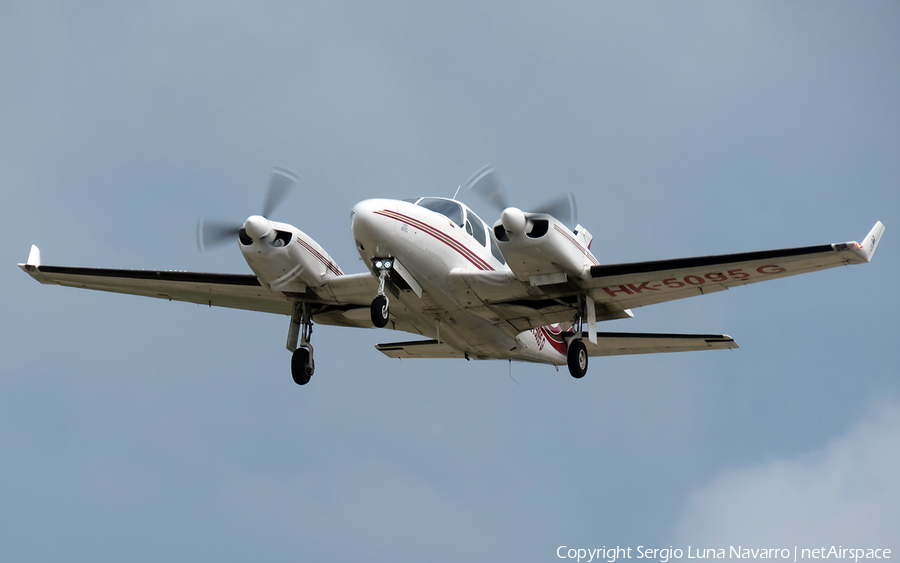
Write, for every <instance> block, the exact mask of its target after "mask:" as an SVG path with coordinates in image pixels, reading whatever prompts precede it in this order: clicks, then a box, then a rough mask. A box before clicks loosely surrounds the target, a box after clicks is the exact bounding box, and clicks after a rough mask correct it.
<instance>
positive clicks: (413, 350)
mask: <svg viewBox="0 0 900 563" xmlns="http://www.w3.org/2000/svg"><path fill="white" fill-rule="evenodd" d="M375 349H376V350H378V351H379V352H381V353H382V354H384V355H385V356H387V357H389V358H401V359H404V358H464V357H465V356H464V355H463V353H462V352H458V351H456V350H454V349H453V348H451V347H450V346H447V345H446V344H443V343H441V342H438V341H437V340H412V341H409V342H388V343H385V344H376V345H375Z"/></svg>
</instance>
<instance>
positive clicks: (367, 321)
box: [19, 166, 884, 385]
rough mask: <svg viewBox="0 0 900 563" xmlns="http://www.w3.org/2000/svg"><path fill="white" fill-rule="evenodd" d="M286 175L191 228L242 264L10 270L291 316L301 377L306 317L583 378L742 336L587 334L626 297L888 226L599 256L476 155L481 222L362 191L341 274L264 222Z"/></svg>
mask: <svg viewBox="0 0 900 563" xmlns="http://www.w3.org/2000/svg"><path fill="white" fill-rule="evenodd" d="M298 181H299V179H298V178H297V176H296V175H294V174H293V173H292V172H290V171H288V170H285V169H282V168H276V169H275V170H274V171H273V172H272V175H271V180H270V183H269V191H268V195H267V198H266V201H265V205H264V209H263V213H262V214H260V215H252V216H250V217H248V218H247V219H246V220H245V221H244V222H243V223H239V224H231V225H222V224H204V223H202V222H201V223H200V224H199V225H198V245H199V246H200V247H201V249H202V248H205V247H206V246H208V245H211V244H214V243H222V242H228V241H230V242H232V243H233V244H237V245H238V247H239V248H240V251H241V253H242V254H243V256H244V258H245V259H246V261H247V264H248V266H249V267H250V269H251V270H252V272H253V273H252V274H222V273H199V272H185V271H160V270H124V269H104V268H79V267H63V266H47V265H43V264H41V255H40V250H39V249H38V247H37V246H34V245H32V247H31V252H30V253H29V255H28V260H27V261H26V263H24V264H19V267H20V268H22V269H23V270H24V271H25V272H27V273H28V274H29V275H31V276H32V277H33V278H34V279H35V280H37V281H38V282H40V283H43V284H57V285H62V286H69V287H81V288H86V289H94V290H100V291H110V292H116V293H125V294H130V295H143V296H147V297H155V298H160V299H168V300H170V301H172V300H174V301H185V302H189V303H198V304H203V305H209V306H210V307H213V306H217V307H231V308H237V309H247V310H252V311H260V312H265V313H275V314H280V315H288V316H290V324H289V329H288V335H287V344H286V347H287V349H288V350H289V351H290V352H291V353H292V357H291V375H292V377H293V380H294V382H295V383H297V384H298V385H305V384H307V383H309V381H310V378H311V377H312V375H313V373H314V372H315V359H314V354H313V345H312V342H311V339H312V332H313V325H314V323H318V324H322V325H337V326H344V327H359V328H372V327H377V328H389V329H392V330H396V331H401V332H408V333H414V334H417V335H420V336H423V337H425V339H419V340H407V341H400V342H390V343H385V344H378V345H376V349H377V350H378V351H380V352H382V353H383V354H385V355H386V356H388V357H391V358H465V359H466V360H471V359H476V360H489V359H499V360H510V361H512V360H515V361H523V362H535V363H541V364H550V365H553V366H556V369H557V370H558V369H559V366H563V365H566V366H568V369H569V373H570V374H571V375H572V377H574V378H576V379H580V378H582V377H584V375H585V374H586V373H587V368H588V358H590V357H597V356H613V355H623V354H646V353H659V352H679V351H693V350H719V349H733V348H737V347H738V346H737V344H736V343H735V342H734V339H732V338H731V337H730V336H728V335H719V334H664V333H628V332H599V331H598V330H597V324H598V323H600V322H602V321H607V320H612V319H624V318H630V317H633V316H634V315H633V313H632V312H631V309H632V308H635V307H643V306H647V305H652V304H655V303H663V302H666V301H672V300H676V299H683V298H687V297H693V296H698V295H706V294H708V293H715V292H718V291H723V290H726V289H729V288H731V287H736V286H742V285H747V284H751V283H756V282H762V281H768V280H774V279H778V278H783V277H786V276H792V275H796V274H802V273H806V272H814V271H818V270H823V269H826V268H832V267H836V266H843V265H849V264H861V263H866V262H869V261H870V260H871V259H872V256H873V254H874V252H875V249H876V247H877V246H878V242H879V240H880V239H881V236H882V233H883V232H884V225H883V224H882V223H881V222H880V221H879V222H877V223H876V224H875V226H874V227H873V228H872V230H871V231H870V232H869V234H868V235H866V237H865V238H864V239H863V241H864V242H862V243H858V242H845V243H838V244H823V245H818V246H806V247H799V248H785V249H778V250H764V251H757V252H742V253H738V254H726V255H716V256H698V257H690V258H677V259H670V260H657V261H649V262H632V263H622V264H601V263H600V262H599V261H598V260H597V258H596V257H595V256H594V254H593V253H592V252H591V243H592V240H593V236H592V235H591V233H590V232H589V231H588V230H587V229H586V228H585V227H583V226H582V225H580V224H577V225H576V226H575V227H574V228H572V229H570V228H569V227H568V226H566V222H569V223H571V222H574V215H575V213H574V212H575V208H574V200H573V199H572V198H569V199H568V200H566V199H565V198H563V199H562V200H561V202H560V201H557V202H554V203H551V204H550V205H548V206H545V207H544V208H542V209H538V210H537V211H532V212H525V211H523V210H521V209H519V208H517V207H514V206H510V205H508V204H507V203H506V201H505V197H504V195H503V192H502V190H501V189H500V188H499V183H498V181H497V179H496V176H495V172H494V170H493V168H491V167H490V166H486V167H485V168H482V169H481V170H479V171H478V172H477V173H476V174H475V175H474V176H473V177H472V178H470V179H469V181H468V182H467V187H468V192H471V193H476V194H479V195H481V196H483V197H485V198H486V199H488V200H489V201H491V202H493V203H494V204H495V205H496V207H497V208H498V209H500V210H502V211H501V212H500V218H499V220H497V221H496V222H494V224H493V225H491V226H489V225H488V224H487V223H485V222H484V221H482V219H481V218H479V217H478V215H476V214H475V213H474V212H473V211H472V209H470V208H469V206H467V205H466V204H465V203H463V202H461V201H459V200H457V199H456V195H454V197H453V198H444V197H415V198H411V199H406V200H395V199H367V200H365V201H361V202H359V203H357V204H356V205H355V206H354V207H353V210H352V212H351V214H350V228H351V231H352V233H353V239H354V241H355V244H356V250H357V252H358V253H359V256H360V258H361V259H362V261H363V263H364V264H365V265H366V267H367V271H366V272H362V273H356V274H345V273H344V271H343V270H342V269H341V268H340V267H339V266H338V265H337V263H335V261H334V260H333V259H332V258H331V256H330V255H329V254H328V253H327V252H326V251H325V249H324V248H323V247H322V246H321V245H319V243H317V242H316V241H315V240H313V239H312V238H311V237H310V236H309V235H307V234H306V233H304V232H303V231H301V230H300V229H298V228H296V227H294V226H293V225H289V224H287V223H280V222H276V221H272V220H270V219H268V218H267V216H268V215H270V214H271V212H272V211H273V210H274V207H275V206H276V205H277V203H278V202H279V201H281V199H282V198H283V197H284V195H285V194H286V193H287V192H288V191H289V190H290V189H291V188H292V186H294V185H296V184H297V183H298ZM458 192H459V189H457V194H458ZM567 204H568V205H567Z"/></svg>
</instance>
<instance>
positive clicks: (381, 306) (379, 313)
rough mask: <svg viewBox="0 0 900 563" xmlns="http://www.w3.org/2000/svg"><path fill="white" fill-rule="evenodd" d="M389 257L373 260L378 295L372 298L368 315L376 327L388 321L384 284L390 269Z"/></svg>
mask: <svg viewBox="0 0 900 563" xmlns="http://www.w3.org/2000/svg"><path fill="white" fill-rule="evenodd" d="M391 263H392V262H391V259H390V258H384V259H381V258H379V259H376V260H375V263H374V265H375V269H376V270H378V295H376V296H375V299H373V300H372V306H371V309H370V311H369V313H370V316H371V318H372V324H373V325H375V326H376V327H378V328H384V327H386V326H387V323H388V316H389V314H390V311H389V308H388V306H389V301H388V298H387V295H385V294H384V284H385V281H386V280H387V275H388V272H389V271H390V269H391Z"/></svg>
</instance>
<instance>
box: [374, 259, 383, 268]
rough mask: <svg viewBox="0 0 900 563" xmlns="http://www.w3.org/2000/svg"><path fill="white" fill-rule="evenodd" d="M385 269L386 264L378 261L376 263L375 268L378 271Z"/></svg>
mask: <svg viewBox="0 0 900 563" xmlns="http://www.w3.org/2000/svg"><path fill="white" fill-rule="evenodd" d="M383 267H384V262H382V261H381V260H376V261H375V268H376V269H379V270H380V269H382V268H383Z"/></svg>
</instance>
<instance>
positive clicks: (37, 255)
mask: <svg viewBox="0 0 900 563" xmlns="http://www.w3.org/2000/svg"><path fill="white" fill-rule="evenodd" d="M25 265H26V266H40V265H41V249H40V248H38V247H37V245H34V244H32V245H31V252H29V253H28V261H27V262H25Z"/></svg>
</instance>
